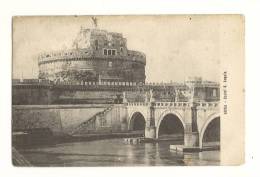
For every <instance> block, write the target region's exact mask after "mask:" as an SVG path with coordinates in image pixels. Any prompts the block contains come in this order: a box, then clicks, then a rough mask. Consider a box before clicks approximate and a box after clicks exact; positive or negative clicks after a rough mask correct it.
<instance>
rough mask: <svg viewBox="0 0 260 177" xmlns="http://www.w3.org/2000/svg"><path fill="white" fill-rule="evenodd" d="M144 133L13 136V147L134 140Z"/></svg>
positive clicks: (21, 134)
mask: <svg viewBox="0 0 260 177" xmlns="http://www.w3.org/2000/svg"><path fill="white" fill-rule="evenodd" d="M142 136H143V133H142V132H122V133H109V134H105V133H104V134H101V133H98V134H83V135H68V134H65V135H60V136H54V135H51V134H26V133H20V134H13V136H12V145H13V147H16V148H30V147H35V146H39V145H40V146H48V145H54V144H62V143H73V142H84V141H95V140H104V139H115V138H132V137H142Z"/></svg>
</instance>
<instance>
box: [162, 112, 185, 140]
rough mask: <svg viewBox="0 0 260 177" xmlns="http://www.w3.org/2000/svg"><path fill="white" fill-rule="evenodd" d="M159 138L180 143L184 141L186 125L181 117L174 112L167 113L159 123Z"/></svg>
mask: <svg viewBox="0 0 260 177" xmlns="http://www.w3.org/2000/svg"><path fill="white" fill-rule="evenodd" d="M158 139H161V140H174V141H175V142H176V143H178V144H183V143H184V126H183V123H182V122H181V120H180V118H179V117H177V116H176V115H174V114H167V115H166V116H164V117H163V118H162V120H161V122H160V123H159V129H158Z"/></svg>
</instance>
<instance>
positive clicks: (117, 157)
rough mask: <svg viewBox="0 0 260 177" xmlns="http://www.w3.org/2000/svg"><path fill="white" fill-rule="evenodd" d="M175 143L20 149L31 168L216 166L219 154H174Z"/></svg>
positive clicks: (99, 142)
mask: <svg viewBox="0 0 260 177" xmlns="http://www.w3.org/2000/svg"><path fill="white" fill-rule="evenodd" d="M170 144H176V142H170V141H164V142H159V143H141V144H127V143H125V142H124V140H123V139H107V140H97V141H87V142H76V143H64V144H57V145H51V146H44V147H34V148H27V149H19V152H20V153H21V154H22V155H24V156H25V158H26V159H28V160H29V161H30V162H31V164H32V165H34V166H176V165H219V163H220V159H219V158H220V152H219V151H204V152H199V153H185V154H182V153H176V152H175V151H171V150H170V149H169V145H170Z"/></svg>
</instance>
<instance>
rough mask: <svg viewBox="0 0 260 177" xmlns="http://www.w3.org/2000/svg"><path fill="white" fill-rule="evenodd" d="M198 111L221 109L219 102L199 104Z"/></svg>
mask: <svg viewBox="0 0 260 177" xmlns="http://www.w3.org/2000/svg"><path fill="white" fill-rule="evenodd" d="M196 105H197V108H198V109H206V108H209V109H212V108H217V109H218V108H219V102H199V103H196Z"/></svg>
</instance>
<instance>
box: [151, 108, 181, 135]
mask: <svg viewBox="0 0 260 177" xmlns="http://www.w3.org/2000/svg"><path fill="white" fill-rule="evenodd" d="M167 119H168V120H171V119H174V120H175V123H177V124H178V125H179V126H180V127H181V128H182V130H183V135H184V131H185V122H184V120H183V118H182V116H181V115H180V114H179V113H178V112H176V111H173V110H166V111H164V112H163V113H162V114H161V115H160V116H159V119H158V121H157V124H156V127H157V128H156V138H159V134H160V128H162V127H161V125H163V124H165V123H166V122H165V120H167Z"/></svg>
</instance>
